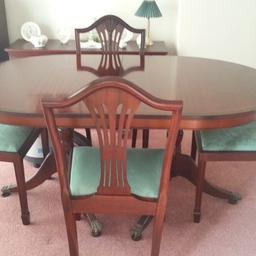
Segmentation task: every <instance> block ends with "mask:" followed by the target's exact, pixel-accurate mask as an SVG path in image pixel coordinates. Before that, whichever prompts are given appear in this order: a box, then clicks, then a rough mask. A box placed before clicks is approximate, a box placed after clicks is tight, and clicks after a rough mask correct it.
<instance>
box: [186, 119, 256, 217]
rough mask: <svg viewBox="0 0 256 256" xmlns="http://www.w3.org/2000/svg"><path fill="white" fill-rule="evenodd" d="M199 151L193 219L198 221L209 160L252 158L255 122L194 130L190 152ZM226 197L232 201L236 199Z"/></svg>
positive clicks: (255, 146)
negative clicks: (214, 128)
mask: <svg viewBox="0 0 256 256" xmlns="http://www.w3.org/2000/svg"><path fill="white" fill-rule="evenodd" d="M196 154H197V155H198V179H197V187H196V200H195V208H194V222H200V218H201V201H202V192H203V186H204V179H205V169H206V162H208V161H255V160H256V122H251V123H249V124H246V125H242V126H237V127H232V128H224V129H216V130H202V131H196V132H194V133H193V136H192V149H191V156H192V157H193V159H196ZM239 199H240V197H237V198H236V199H233V200H231V201H230V200H229V202H230V203H232V204H234V203H236V202H237V200H239Z"/></svg>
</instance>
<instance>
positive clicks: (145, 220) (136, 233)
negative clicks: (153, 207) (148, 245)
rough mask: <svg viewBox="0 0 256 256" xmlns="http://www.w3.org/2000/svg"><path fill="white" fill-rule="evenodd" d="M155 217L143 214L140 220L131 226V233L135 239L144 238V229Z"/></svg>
mask: <svg viewBox="0 0 256 256" xmlns="http://www.w3.org/2000/svg"><path fill="white" fill-rule="evenodd" d="M152 219H153V216H142V217H140V219H139V221H138V222H137V223H136V224H135V225H134V227H132V228H131V230H130V234H131V238H132V240H133V241H139V240H140V239H141V238H142V232H143V230H144V229H145V228H146V227H147V226H148V224H149V223H150V222H151V220H152Z"/></svg>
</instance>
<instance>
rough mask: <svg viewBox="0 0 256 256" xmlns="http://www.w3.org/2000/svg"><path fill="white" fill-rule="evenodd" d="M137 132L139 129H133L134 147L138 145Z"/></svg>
mask: <svg viewBox="0 0 256 256" xmlns="http://www.w3.org/2000/svg"><path fill="white" fill-rule="evenodd" d="M137 133H138V130H137V129H132V148H135V147H136V140H137Z"/></svg>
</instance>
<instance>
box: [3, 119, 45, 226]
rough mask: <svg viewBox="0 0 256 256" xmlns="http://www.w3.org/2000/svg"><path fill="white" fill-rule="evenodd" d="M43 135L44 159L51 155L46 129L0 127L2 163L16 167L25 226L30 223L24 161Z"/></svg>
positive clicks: (6, 191) (4, 190) (7, 190)
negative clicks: (36, 141) (38, 138)
mask: <svg viewBox="0 0 256 256" xmlns="http://www.w3.org/2000/svg"><path fill="white" fill-rule="evenodd" d="M40 134H41V135H42V136H41V137H42V144H43V154H44V157H45V156H46V155H47V154H48V153H49V145H48V136H47V131H46V129H33V128H29V127H24V126H14V125H5V124H1V125H0V161H3V162H11V163H13V165H14V170H15V177H16V183H17V191H18V194H19V199H20V206H21V219H22V223H23V224H24V225H28V224H29V223H30V214H29V209H28V201H27V192H26V184H25V174H24V165H23V159H24V157H25V155H26V154H27V152H28V151H29V149H30V148H31V146H32V145H33V143H34V142H35V140H36V139H37V137H38V136H39V135H40ZM9 194H10V193H9V189H8V188H5V187H3V188H2V196H4V197H5V196H8V195H9Z"/></svg>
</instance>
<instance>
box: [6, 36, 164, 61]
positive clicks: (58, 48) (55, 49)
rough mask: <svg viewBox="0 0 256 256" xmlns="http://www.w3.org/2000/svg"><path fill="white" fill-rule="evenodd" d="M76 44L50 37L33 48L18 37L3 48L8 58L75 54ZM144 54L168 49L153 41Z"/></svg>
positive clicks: (130, 47) (131, 50) (130, 49)
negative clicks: (41, 45)
mask: <svg viewBox="0 0 256 256" xmlns="http://www.w3.org/2000/svg"><path fill="white" fill-rule="evenodd" d="M75 49H76V46H75V41H74V40H69V42H68V43H67V44H61V43H60V41H59V40H57V39H50V40H49V41H48V42H47V44H46V46H45V47H43V48H35V47H34V46H33V45H32V44H31V43H30V42H27V41H25V40H23V39H18V40H17V41H15V42H14V43H12V44H10V46H9V47H7V48H5V51H6V52H7V53H8V55H9V57H10V58H22V57H28V56H39V55H50V54H75V52H76V50H75ZM138 51H139V48H138V46H137V44H136V42H135V41H130V42H128V44H127V47H126V48H124V49H121V50H120V53H121V54H138ZM86 53H91V54H97V53H100V50H99V49H86ZM145 54H146V55H167V54H168V50H167V47H166V45H165V43H164V42H163V41H155V42H154V44H153V45H152V46H149V47H147V48H146V49H145Z"/></svg>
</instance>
